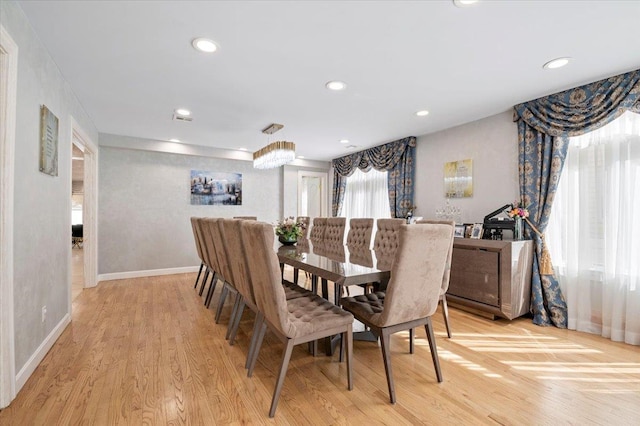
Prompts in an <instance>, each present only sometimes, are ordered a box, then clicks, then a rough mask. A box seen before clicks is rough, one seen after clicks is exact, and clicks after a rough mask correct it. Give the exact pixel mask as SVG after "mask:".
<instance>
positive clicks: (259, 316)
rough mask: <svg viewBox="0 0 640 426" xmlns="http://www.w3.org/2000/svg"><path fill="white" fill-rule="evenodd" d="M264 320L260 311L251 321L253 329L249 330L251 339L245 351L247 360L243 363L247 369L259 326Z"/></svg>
mask: <svg viewBox="0 0 640 426" xmlns="http://www.w3.org/2000/svg"><path fill="white" fill-rule="evenodd" d="M263 322H264V317H263V316H262V314H261V313H257V314H256V319H255V321H254V323H253V331H252V332H251V341H250V342H249V351H248V353H247V362H245V364H244V368H246V369H249V364H251V359H252V357H253V351H255V348H256V340H258V334H259V333H260V328H261V327H262V323H263Z"/></svg>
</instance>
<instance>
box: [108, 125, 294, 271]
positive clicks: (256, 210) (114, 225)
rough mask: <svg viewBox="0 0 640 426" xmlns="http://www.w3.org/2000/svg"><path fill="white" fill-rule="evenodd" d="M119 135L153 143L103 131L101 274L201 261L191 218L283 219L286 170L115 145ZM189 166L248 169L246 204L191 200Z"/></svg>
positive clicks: (129, 140)
mask: <svg viewBox="0 0 640 426" xmlns="http://www.w3.org/2000/svg"><path fill="white" fill-rule="evenodd" d="M119 140H120V142H122V141H124V142H126V144H129V145H130V146H141V145H148V147H149V148H153V143H152V142H153V141H149V140H142V139H140V140H136V138H131V137H126V138H125V137H120V136H115V135H105V134H101V135H100V145H101V146H100V164H99V170H100V178H99V194H100V196H99V207H98V217H99V237H98V241H99V254H100V256H99V265H98V268H99V274H102V275H103V274H113V273H121V272H129V271H148V270H156V269H166V268H181V267H190V266H196V265H199V264H200V262H199V260H198V257H197V254H196V250H195V245H194V241H193V233H192V229H191V223H190V221H189V218H190V217H191V216H211V217H213V216H216V217H233V216H257V217H258V220H261V221H265V222H270V223H275V222H276V221H277V220H278V219H280V218H281V217H282V207H281V203H282V186H283V184H282V174H283V172H282V169H281V168H278V169H272V170H256V169H254V168H253V165H252V163H251V162H250V161H244V160H230V159H225V158H213V157H207V156H199V155H184V154H173V153H166V152H153V151H143V150H136V149H125V148H121V147H115V146H116V145H123V144H119V143H118V142H119ZM105 144H106V145H105ZM107 145H109V146H107ZM191 170H205V171H214V172H229V173H242V206H195V205H191V204H190V173H191ZM103 278H104V277H103Z"/></svg>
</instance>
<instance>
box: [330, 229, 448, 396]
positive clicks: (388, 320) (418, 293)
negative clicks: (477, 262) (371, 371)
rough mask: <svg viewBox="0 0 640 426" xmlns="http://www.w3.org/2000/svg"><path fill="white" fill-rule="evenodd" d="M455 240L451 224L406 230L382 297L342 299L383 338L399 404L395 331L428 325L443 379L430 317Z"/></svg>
mask: <svg viewBox="0 0 640 426" xmlns="http://www.w3.org/2000/svg"><path fill="white" fill-rule="evenodd" d="M452 240H453V226H450V225H430V224H420V225H403V226H401V228H400V231H399V246H398V251H397V254H396V260H395V262H394V264H393V269H392V270H391V278H390V281H389V285H388V287H387V291H386V293H384V294H383V298H379V297H378V293H373V294H366V295H361V296H355V297H345V298H343V299H342V306H343V308H344V309H345V310H347V311H349V312H351V313H352V314H353V315H354V316H355V317H356V319H357V320H359V321H361V322H362V323H364V324H365V325H366V326H368V327H369V328H370V329H371V331H372V332H373V333H374V334H375V335H377V336H379V337H380V341H381V346H382V358H383V361H384V366H385V372H386V374H387V384H388V387H389V400H390V401H391V403H395V402H396V393H395V385H394V382H393V372H392V369H391V352H390V342H391V335H392V334H393V333H396V332H398V331H402V330H411V329H412V328H415V327H418V326H421V325H424V327H425V330H426V332H427V338H428V340H429V346H430V348H431V357H432V359H433V365H434V367H435V370H436V377H437V380H438V382H441V381H442V372H441V370H440V362H439V360H438V352H437V348H436V341H435V335H434V333H433V327H432V325H431V316H432V315H433V313H434V312H435V311H436V308H437V306H438V300H439V298H440V288H441V286H442V277H443V275H444V270H445V267H446V264H447V255H448V251H449V246H450V245H451V243H452Z"/></svg>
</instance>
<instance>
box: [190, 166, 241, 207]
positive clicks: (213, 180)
mask: <svg viewBox="0 0 640 426" xmlns="http://www.w3.org/2000/svg"><path fill="white" fill-rule="evenodd" d="M191 204H193V205H198V206H223V205H224V206H241V205H242V173H219V172H206V171H202V170H191Z"/></svg>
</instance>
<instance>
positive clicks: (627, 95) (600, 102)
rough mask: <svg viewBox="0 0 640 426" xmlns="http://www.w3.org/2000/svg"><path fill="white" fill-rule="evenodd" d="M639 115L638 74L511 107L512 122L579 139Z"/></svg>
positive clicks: (637, 72) (629, 73)
mask: <svg viewBox="0 0 640 426" xmlns="http://www.w3.org/2000/svg"><path fill="white" fill-rule="evenodd" d="M627 110H632V111H634V112H637V113H640V70H635V71H631V72H628V73H626V74H621V75H617V76H615V77H610V78H607V79H605V80H601V81H596V82H595V83H591V84H587V85H584V86H580V87H576V88H575V89H570V90H565V91H564V92H560V93H556V94H553V95H549V96H545V97H544V98H539V99H535V100H533V101H529V102H525V103H522V104H519V105H516V106H515V107H514V120H513V121H518V120H523V121H524V122H525V123H527V124H528V125H529V126H530V127H532V128H534V129H536V130H538V131H540V132H542V133H544V134H547V135H550V136H556V137H560V136H579V135H582V134H584V133H588V132H591V131H593V130H595V129H598V128H600V127H602V126H604V125H605V124H607V123H609V122H611V121H613V120H615V119H616V118H618V117H619V116H621V115H622V114H623V113H624V112H625V111H627Z"/></svg>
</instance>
